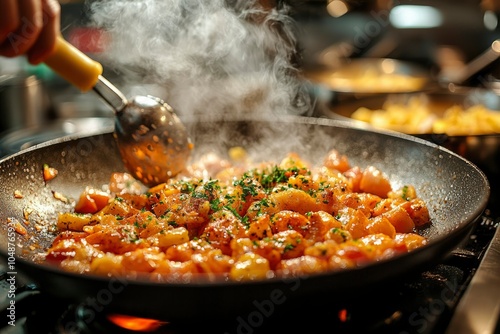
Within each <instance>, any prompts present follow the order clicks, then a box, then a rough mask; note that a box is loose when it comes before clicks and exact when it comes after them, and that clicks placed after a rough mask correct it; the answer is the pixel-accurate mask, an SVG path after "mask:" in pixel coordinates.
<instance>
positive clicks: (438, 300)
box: [0, 191, 500, 334]
mask: <svg viewBox="0 0 500 334" xmlns="http://www.w3.org/2000/svg"><path fill="white" fill-rule="evenodd" d="M498 195H499V194H498V191H497V192H495V191H492V196H491V198H490V202H489V204H488V207H487V209H486V210H485V211H484V213H483V215H482V216H481V218H480V219H479V220H478V221H477V223H476V225H475V227H474V229H473V230H472V232H471V234H470V236H469V237H468V239H467V240H466V241H465V243H464V244H463V245H462V246H461V247H460V248H457V249H456V250H454V251H453V252H452V253H451V254H449V256H447V257H446V258H445V259H444V260H442V261H441V262H440V263H438V264H436V265H434V266H432V267H430V268H427V270H425V271H423V272H419V273H411V274H409V275H407V276H405V277H402V278H401V279H400V280H399V281H397V282H391V283H390V284H381V285H380V286H379V285H377V288H376V289H374V290H373V291H372V292H370V293H368V294H367V293H363V294H362V295H356V292H355V291H354V292H353V296H352V299H351V300H348V301H345V300H344V301H342V302H339V303H335V302H331V300H335V299H334V298H330V301H329V302H328V303H326V302H321V301H318V300H317V299H311V300H307V299H304V300H300V301H298V302H297V301H295V303H294V304H290V305H287V303H286V302H285V303H283V304H280V305H274V306H273V307H272V308H266V307H262V308H258V310H257V309H256V310H254V311H252V312H250V313H248V314H242V315H240V316H231V317H228V318H226V319H224V318H220V319H213V320H212V321H206V320H204V321H202V322H201V323H200V322H198V320H197V319H196V315H193V321H190V322H189V323H169V322H164V321H159V320H154V319H144V318H136V317H130V316H125V315H119V314H105V313H102V312H99V309H96V308H92V306H91V305H90V304H88V303H87V304H72V303H71V302H67V301H63V300H58V299H57V298H54V297H53V296H50V295H47V294H46V293H44V292H43V291H41V290H40V289H39V288H38V287H37V286H36V284H33V283H32V282H30V280H29V279H26V278H24V277H22V276H21V275H20V274H17V273H15V274H13V273H11V272H10V269H9V264H8V263H3V264H2V265H1V267H0V307H1V311H0V313H1V315H0V317H1V318H2V319H4V320H5V319H6V320H7V321H4V322H2V326H3V327H1V329H0V332H1V333H9V334H17V333H54V334H59V333H61V334H63V333H68V334H76V333H82V334H84V333H171V334H176V333H179V334H180V333H194V332H200V331H203V332H208V333H225V334H226V333H228V334H229V333H246V334H250V333H252V334H253V333H255V334H258V333H277V332H290V333H310V334H314V333H325V332H335V333H385V334H386V333H400V334H402V333H419V334H435V333H445V332H446V333H450V334H451V333H479V332H478V331H473V330H469V329H467V328H466V327H464V326H465V324H463V321H466V322H467V317H468V316H470V314H472V313H473V312H472V313H471V312H469V311H471V310H475V309H476V308H479V309H480V306H481V305H478V304H477V301H476V302H475V303H472V304H470V303H471V301H470V299H471V298H472V297H473V296H471V294H472V292H471V290H474V289H476V290H477V288H478V287H481V282H476V281H477V280H478V279H479V280H483V276H484V275H483V274H481V273H482V271H484V268H483V267H485V266H488V265H489V266H490V267H491V264H486V263H485V262H486V258H485V256H488V255H485V254H488V253H495V252H496V254H497V255H498V254H499V252H498V250H499V247H500V229H499V228H498V226H499V225H500V209H499V205H498V204H499V203H500V202H499V198H498ZM497 230H498V231H497ZM492 255H495V254H492ZM498 268H499V266H498V259H496V262H495V263H494V264H493V267H492V268H490V269H491V270H492V271H493V273H496V272H498ZM486 269H488V268H486ZM13 275H15V281H13V280H12V277H13ZM494 277H496V278H497V279H498V276H497V275H496V274H495V276H494ZM490 284H491V283H490ZM494 288H495V289H496V290H498V285H496V286H494ZM495 289H492V286H490V287H487V290H488V293H489V295H487V296H490V297H491V296H493V295H492V294H493V293H497V292H495ZM483 290H484V287H483ZM322 299H325V298H322ZM488 299H490V300H488ZM491 299H492V298H488V297H486V299H484V300H482V304H484V305H486V306H487V307H490V308H491V307H492V310H494V311H495V310H496V311H495V312H496V315H495V313H493V314H492V315H489V316H488V317H489V320H490V327H491V328H489V329H488V330H484V329H483V330H481V333H485V334H486V333H496V334H498V333H500V327H499V326H500V325H498V323H497V321H498V320H497V319H495V317H498V310H499V308H500V302H499V300H500V299H498V298H496V299H495V298H493V299H492V300H491ZM12 300H15V310H14V311H13V310H12V309H13V308H12V307H11V303H12V302H11V301H12ZM464 303H465V304H464ZM488 303H489V304H488ZM464 313H465V314H464ZM491 322H492V324H493V325H491ZM13 325H15V326H13ZM483 325H484V321H483ZM456 326H458V328H460V329H461V330H462V331H456ZM467 326H471V325H470V323H467ZM451 328H454V329H453V331H452V330H451Z"/></svg>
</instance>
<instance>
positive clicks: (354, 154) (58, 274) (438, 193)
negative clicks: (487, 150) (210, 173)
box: [0, 116, 490, 320]
mask: <svg viewBox="0 0 500 334" xmlns="http://www.w3.org/2000/svg"><path fill="white" fill-rule="evenodd" d="M185 122H186V124H187V125H188V128H189V130H190V132H191V134H192V138H193V140H194V142H195V145H196V146H195V147H196V149H195V151H196V152H197V153H198V154H202V153H204V152H207V151H209V150H213V149H215V148H216V149H217V150H218V151H220V152H226V150H227V148H229V147H231V146H234V145H241V146H244V147H246V148H248V150H249V151H250V152H251V154H252V155H254V156H255V157H256V158H260V159H267V160H269V159H281V158H282V157H283V156H284V154H285V153H286V152H289V151H296V152H299V153H301V154H302V155H303V156H304V157H307V158H308V159H309V160H310V161H311V162H320V161H321V159H322V158H323V156H324V154H325V153H326V152H327V151H328V150H329V149H331V148H336V149H337V150H339V151H340V152H342V153H344V154H347V155H348V156H349V158H350V160H351V163H352V164H353V165H359V166H361V167H363V166H367V165H374V166H376V167H378V168H380V169H381V170H383V171H385V172H386V173H387V174H388V175H389V177H390V179H391V180H393V186H395V187H401V186H402V185H404V184H413V185H415V187H416V189H417V191H418V194H419V195H420V197H422V198H423V199H424V200H425V201H426V202H427V203H428V206H429V208H430V212H431V217H432V220H433V224H432V226H431V227H430V228H427V229H425V230H423V231H422V233H423V234H424V235H426V236H428V237H429V238H430V240H431V241H430V242H429V244H428V245H426V246H424V247H423V248H421V249H418V250H415V251H414V252H412V253H408V254H404V255H401V256H398V257H394V258H392V259H389V260H384V261H380V262H377V263H373V264H370V265H367V266H366V267H362V268H357V269H353V270H346V271H338V272H331V273H324V274H318V275H311V276H309V277H301V278H297V279H294V280H281V279H271V280H267V281H258V282H248V283H237V282H224V281H216V282H208V281H205V280H200V281H195V282H190V283H183V282H170V283H169V282H165V283H162V284H160V283H151V282H147V281H145V280H141V279H137V280H123V279H119V278H104V277H97V276H92V275H79V274H74V273H67V272H63V271H61V270H60V269H58V268H55V267H52V266H50V265H47V264H43V263H37V254H38V253H39V252H42V251H43V250H44V249H45V247H47V246H48V245H49V244H50V243H51V241H52V239H53V237H54V236H53V235H50V234H48V233H41V232H38V231H37V230H36V228H35V225H36V224H35V223H36V222H38V224H51V223H52V222H54V221H55V217H56V215H57V213H58V212H59V211H62V210H68V209H71V205H69V204H65V203H63V202H61V201H60V200H57V199H55V198H54V192H58V193H61V194H64V195H65V196H67V197H69V198H73V199H76V198H77V197H78V196H79V194H80V192H81V191H82V190H83V189H84V188H85V186H87V185H92V186H95V187H100V186H102V185H103V184H106V183H107V182H108V181H109V176H110V174H111V173H112V172H115V171H124V167H123V164H122V162H121V160H120V157H119V154H118V151H117V148H116V146H115V143H114V140H113V137H112V133H111V131H112V129H110V131H109V132H106V133H102V134H96V135H90V136H87V137H73V138H64V139H60V140H55V141H52V142H49V143H47V144H42V145H39V146H36V147H33V148H31V149H28V150H25V151H22V152H20V153H18V154H15V155H13V156H10V157H8V158H5V159H3V160H1V161H0V184H1V188H0V229H1V233H0V249H1V254H2V256H4V257H7V254H6V250H7V238H6V236H7V231H6V229H7V220H8V219H12V218H15V219H17V220H19V221H21V222H22V221H23V211H24V212H26V210H30V209H33V210H34V211H33V212H31V214H30V219H29V220H30V224H29V225H28V226H27V229H28V234H27V236H28V237H22V236H19V235H17V244H18V245H19V246H20V247H19V248H17V250H16V255H17V259H16V262H15V266H16V270H18V271H19V272H22V273H24V274H26V275H27V276H29V277H30V278H31V279H33V280H34V281H35V282H36V283H38V285H39V287H40V288H41V289H42V290H43V291H45V292H47V293H49V294H52V295H54V296H56V297H61V298H68V299H71V300H73V301H79V302H83V303H84V304H85V303H87V304H88V305H90V306H91V307H92V308H93V309H94V310H96V311H102V310H107V311H112V312H120V313H125V314H134V315H137V316H141V315H143V316H149V317H156V318H162V319H169V320H172V319H179V320H181V319H192V317H193V316H195V317H197V318H198V317H200V316H202V315H204V316H209V317H210V316H214V317H217V316H220V315H223V314H228V313H229V314H234V313H236V312H244V311H245V310H252V309H255V307H256V306H255V305H256V303H259V302H261V301H271V302H273V303H278V302H282V301H283V300H284V299H283V298H285V299H286V300H287V301H289V300H294V298H297V300H298V299H300V297H302V296H314V295H318V296H321V297H322V298H326V296H335V298H336V299H339V298H343V297H344V296H351V295H352V294H353V293H360V292H362V291H364V290H366V289H374V287H376V286H377V284H380V283H381V282H385V281H388V280H389V281H390V280H393V279H396V278H398V277H400V275H404V274H407V273H409V272H413V271H417V270H422V269H423V268H425V267H426V266H429V265H431V264H433V263H436V262H437V261H439V260H441V259H442V258H443V257H444V256H446V255H447V254H448V253H449V252H450V251H451V250H453V249H454V248H456V247H457V246H459V245H460V243H461V242H462V241H463V240H464V239H465V238H466V236H467V235H468V233H469V232H470V230H471V228H472V227H473V223H474V222H475V221H476V219H477V218H478V217H479V216H480V215H481V213H482V211H483V210H484V208H485V206H486V204H487V201H488V196H489V191H490V188H489V184H488V181H487V179H486V177H485V175H484V174H483V173H482V172H481V171H480V170H479V169H478V168H476V166H474V165H473V164H471V163H469V162H468V161H466V160H464V159H463V158H461V157H459V156H458V155H456V154H454V153H452V152H451V151H448V150H446V149H444V148H442V147H439V146H437V145H434V144H432V143H429V142H427V141H423V140H420V139H418V138H413V137H410V136H405V135H401V134H389V133H385V132H375V131H373V132H372V131H367V130H362V129H356V128H353V127H351V126H350V125H349V124H348V123H344V122H339V121H333V120H327V119H315V118H295V117H280V118H272V119H259V118H247V119H245V120H242V119H241V118H240V119H238V117H234V119H231V117H228V116H225V117H224V120H219V121H214V122H212V121H208V120H195V121H189V120H185ZM195 158H196V157H195ZM45 163H47V164H49V165H50V166H52V167H55V168H57V169H58V170H59V175H58V176H57V177H56V178H55V179H54V180H52V181H50V182H48V183H47V184H45V183H44V181H43V179H42V174H41V173H42V168H43V164H45ZM16 190H18V191H20V192H21V193H22V194H23V195H24V198H22V199H16V198H15V197H14V192H15V191H16ZM30 246H31V248H30ZM240 314H241V313H240Z"/></svg>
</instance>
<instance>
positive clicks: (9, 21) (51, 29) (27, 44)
mask: <svg viewBox="0 0 500 334" xmlns="http://www.w3.org/2000/svg"><path fill="white" fill-rule="evenodd" d="M60 13H61V6H60V5H59V2H58V1H57V0H0V56H5V57H16V56H19V55H23V54H26V55H27V56H28V61H29V62H30V63H32V64H38V63H40V62H42V61H43V60H44V59H45V57H46V56H48V55H49V54H50V52H51V51H52V50H53V48H54V45H55V41H56V37H57V36H58V35H59V30H60Z"/></svg>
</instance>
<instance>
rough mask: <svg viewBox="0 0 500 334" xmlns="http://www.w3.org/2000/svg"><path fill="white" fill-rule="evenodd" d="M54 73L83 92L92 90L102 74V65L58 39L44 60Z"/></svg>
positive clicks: (60, 38)
mask: <svg viewBox="0 0 500 334" xmlns="http://www.w3.org/2000/svg"><path fill="white" fill-rule="evenodd" d="M45 64H47V65H48V66H49V67H50V68H51V69H52V70H54V72H56V73H57V74H59V75H60V76H61V77H62V78H64V79H65V80H67V81H68V82H70V83H71V84H73V85H74V86H76V87H78V88H80V90H82V91H83V92H86V91H88V90H90V89H92V88H93V87H94V86H95V85H96V83H97V81H98V80H99V76H100V75H101V74H102V65H101V64H100V63H98V62H97V61H95V60H93V59H90V58H89V57H88V56H87V55H85V54H84V53H83V52H81V51H80V50H78V49H77V48H76V47H74V46H73V45H71V44H70V43H68V42H67V41H66V40H64V38H63V37H58V38H57V41H56V47H55V50H54V52H53V53H52V54H51V55H50V56H49V57H48V58H46V59H45Z"/></svg>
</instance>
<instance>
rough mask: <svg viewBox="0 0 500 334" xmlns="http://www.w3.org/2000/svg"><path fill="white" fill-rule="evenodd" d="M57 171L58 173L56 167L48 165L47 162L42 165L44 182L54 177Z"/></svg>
mask: <svg viewBox="0 0 500 334" xmlns="http://www.w3.org/2000/svg"><path fill="white" fill-rule="evenodd" d="M57 173H58V171H57V169H55V168H53V167H49V165H47V164H44V165H43V180H44V181H45V182H47V181H50V180H52V179H54V178H55V177H56V176H57Z"/></svg>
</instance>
